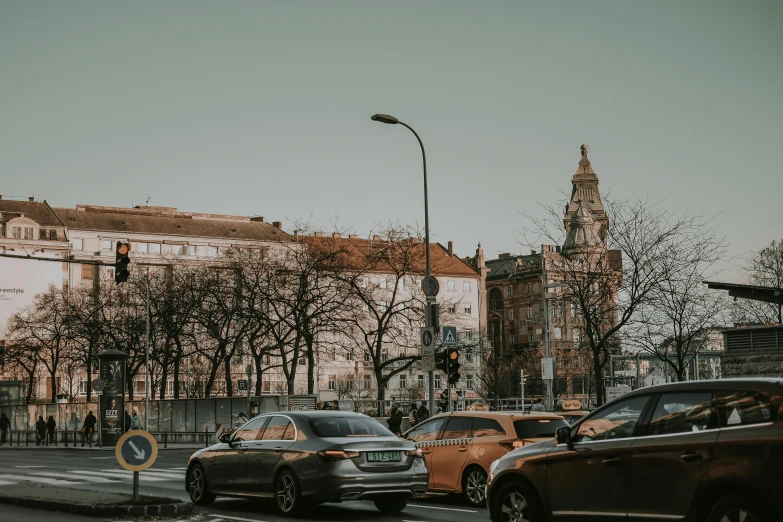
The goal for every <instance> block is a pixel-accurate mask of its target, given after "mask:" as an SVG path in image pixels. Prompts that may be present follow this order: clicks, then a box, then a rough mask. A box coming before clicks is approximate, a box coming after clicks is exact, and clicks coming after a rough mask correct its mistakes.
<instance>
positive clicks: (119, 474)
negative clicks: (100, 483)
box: [74, 469, 169, 482]
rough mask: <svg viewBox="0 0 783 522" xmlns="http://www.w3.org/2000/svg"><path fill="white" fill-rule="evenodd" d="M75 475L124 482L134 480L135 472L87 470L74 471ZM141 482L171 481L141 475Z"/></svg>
mask: <svg viewBox="0 0 783 522" xmlns="http://www.w3.org/2000/svg"><path fill="white" fill-rule="evenodd" d="M74 473H81V474H85V475H97V476H99V477H110V478H113V479H117V480H122V479H128V480H130V479H132V478H133V472H132V471H127V472H125V471H119V470H117V471H90V470H86V469H85V470H78V471H74ZM139 480H141V481H142V482H144V481H146V482H166V481H168V480H169V479H166V478H163V477H160V478H157V477H148V476H147V475H145V474H144V473H139Z"/></svg>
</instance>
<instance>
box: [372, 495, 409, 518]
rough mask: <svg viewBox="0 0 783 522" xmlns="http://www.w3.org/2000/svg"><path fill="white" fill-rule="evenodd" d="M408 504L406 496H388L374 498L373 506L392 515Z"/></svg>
mask: <svg viewBox="0 0 783 522" xmlns="http://www.w3.org/2000/svg"><path fill="white" fill-rule="evenodd" d="M407 505H408V499H407V497H390V498H377V499H375V507H377V508H378V511H380V512H381V513H387V514H390V515H394V514H396V513H399V512H401V511H402V510H403V509H405V506H407Z"/></svg>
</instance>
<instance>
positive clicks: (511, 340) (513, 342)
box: [508, 334, 517, 344]
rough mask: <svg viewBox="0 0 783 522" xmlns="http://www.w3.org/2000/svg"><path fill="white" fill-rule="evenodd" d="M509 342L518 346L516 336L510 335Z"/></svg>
mask: <svg viewBox="0 0 783 522" xmlns="http://www.w3.org/2000/svg"><path fill="white" fill-rule="evenodd" d="M508 340H509V342H510V343H511V344H516V343H517V338H516V337H515V336H514V334H511V335H509V336H508Z"/></svg>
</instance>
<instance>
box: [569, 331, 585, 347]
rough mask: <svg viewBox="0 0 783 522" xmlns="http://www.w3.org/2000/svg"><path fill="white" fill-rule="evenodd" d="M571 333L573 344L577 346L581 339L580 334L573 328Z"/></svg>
mask: <svg viewBox="0 0 783 522" xmlns="http://www.w3.org/2000/svg"><path fill="white" fill-rule="evenodd" d="M571 335H573V336H574V346H579V341H581V337H582V334H581V333H580V332H579V330H574V331H573V332H572V334H571Z"/></svg>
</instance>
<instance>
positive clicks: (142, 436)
mask: <svg viewBox="0 0 783 522" xmlns="http://www.w3.org/2000/svg"><path fill="white" fill-rule="evenodd" d="M114 453H115V455H116V456H117V461H118V462H119V463H120V465H121V466H122V467H123V468H125V469H127V470H129V471H143V470H145V469H147V468H149V467H150V466H152V464H154V463H155V459H157V458H158V443H157V442H155V437H153V436H152V435H150V434H149V433H147V432H146V431H142V430H131V431H129V432H128V433H126V434H125V435H123V436H122V437H120V440H118V441H117V447H116V448H115V450H114Z"/></svg>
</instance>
